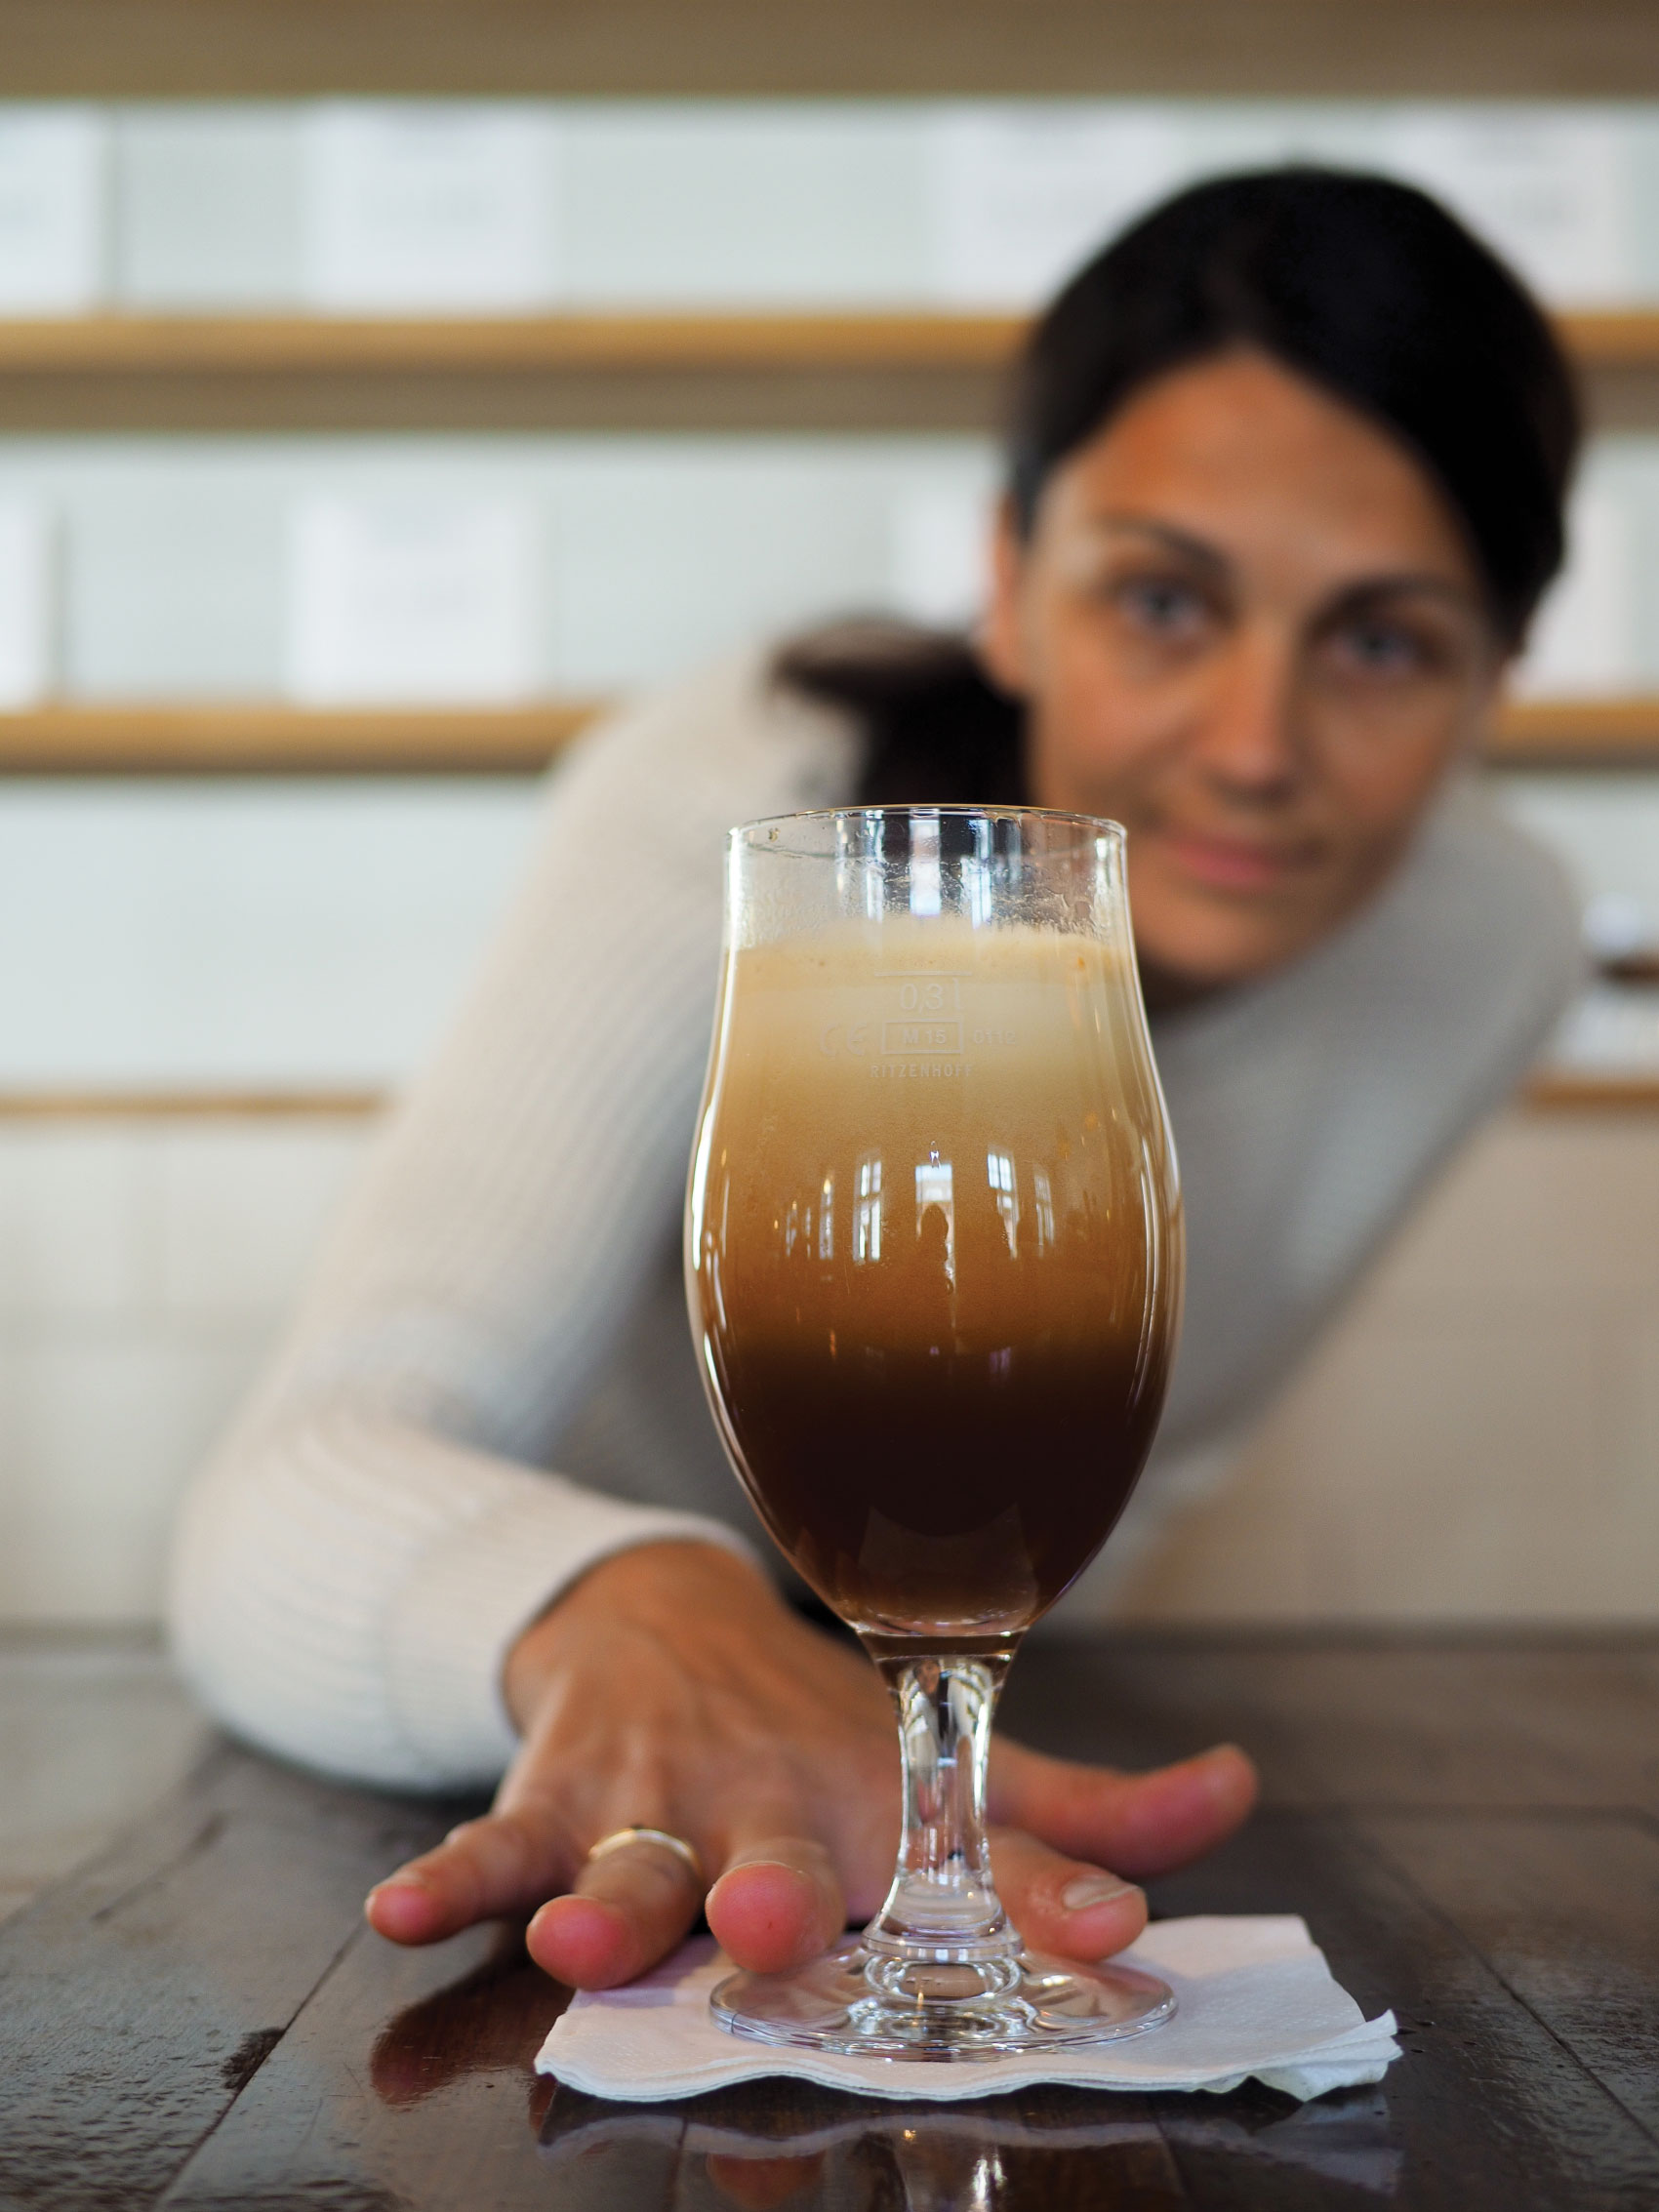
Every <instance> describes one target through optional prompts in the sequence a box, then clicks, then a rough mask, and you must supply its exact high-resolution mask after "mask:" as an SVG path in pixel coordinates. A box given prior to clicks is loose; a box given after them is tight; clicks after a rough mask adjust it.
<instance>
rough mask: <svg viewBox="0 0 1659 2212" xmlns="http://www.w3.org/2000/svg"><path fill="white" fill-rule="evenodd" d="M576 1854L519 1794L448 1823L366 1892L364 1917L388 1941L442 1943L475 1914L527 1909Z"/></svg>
mask: <svg viewBox="0 0 1659 2212" xmlns="http://www.w3.org/2000/svg"><path fill="white" fill-rule="evenodd" d="M574 1856H575V1854H573V1852H572V1851H571V1848H570V1845H569V1842H568V1840H567V1838H566V1836H565V1833H564V1830H563V1828H562V1826H561V1825H560V1823H559V1822H558V1821H557V1820H556V1819H555V1818H554V1817H553V1816H552V1815H551V1814H550V1812H549V1811H548V1809H547V1808H546V1806H545V1805H537V1804H535V1803H532V1802H524V1803H520V1804H517V1805H514V1806H512V1807H511V1808H510V1809H509V1810H506V1811H503V1812H495V1813H486V1814H485V1815H484V1816H483V1818H482V1819H481V1820H475V1821H465V1822H464V1823H463V1825H462V1826H461V1827H460V1828H455V1829H451V1830H450V1831H449V1833H448V1835H446V1836H445V1838H444V1840H443V1841H442V1843H440V1844H439V1845H438V1847H437V1849H436V1850H435V1851H426V1852H423V1854H422V1855H421V1857H420V1858H419V1859H411V1860H410V1861H409V1863H408V1865H407V1866H403V1867H399V1868H398V1870H397V1871H396V1872H395V1873H394V1874H388V1875H387V1876H386V1878H385V1880H384V1882H379V1883H377V1884H376V1886H375V1887H374V1888H373V1889H372V1890H371V1891H370V1892H369V1895H368V1899H367V1901H366V1903H365V1905H364V1908H363V1909H364V1911H365V1912H366V1913H367V1915H368V1920H369V1925H370V1926H371V1927H372V1928H374V1929H376V1930H377V1931H378V1932H379V1933H380V1934H381V1935H383V1936H387V1937H389V1938H390V1940H391V1941H392V1942H393V1943H404V1944H427V1943H440V1942H441V1941H442V1940H443V1938H444V1937H445V1936H453V1935H454V1934H455V1933H456V1932H457V1930H459V1929H461V1928H466V1927H470V1926H471V1924H472V1922H473V1921H474V1920H492V1919H496V1918H498V1917H500V1916H502V1915H505V1914H507V1913H514V1912H531V1911H534V1910H535V1909H536V1907H537V1906H538V1905H540V1904H541V1902H542V1900H543V1899H544V1898H545V1897H548V1896H550V1895H551V1894H552V1892H553V1891H554V1890H557V1889H562V1888H563V1887H564V1885H565V1882H566V1881H567V1880H568V1878H569V1875H570V1872H571V1869H572V1861H573V1858H574Z"/></svg>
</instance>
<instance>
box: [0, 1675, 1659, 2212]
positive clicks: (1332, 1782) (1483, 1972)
mask: <svg viewBox="0 0 1659 2212" xmlns="http://www.w3.org/2000/svg"><path fill="white" fill-rule="evenodd" d="M1013 1682H1014V1685H1015V1691H1014V1694H1013V1696H1012V1697H1011V1699H1010V1707H1009V1717H1010V1719H1011V1720H1016V1721H1018V1722H1019V1723H1020V1724H1021V1725H1022V1726H1023V1727H1024V1728H1025V1731H1026V1733H1027V1734H1028V1735H1030V1736H1041V1737H1042V1738H1043V1739H1044V1740H1045V1741H1048V1742H1050V1743H1051V1744H1052V1745H1053V1746H1054V1747H1055V1748H1056V1749H1066V1750H1069V1751H1071V1752H1072V1753H1075V1754H1078V1755H1099V1754H1105V1753H1109V1752H1115V1753H1117V1754H1118V1755H1122V1756H1128V1757H1131V1758H1134V1759H1136V1760H1143V1759H1147V1760H1150V1759H1158V1758H1164V1757H1169V1756H1173V1755H1177V1754H1179V1753H1180V1752H1182V1751H1184V1750H1187V1749H1192V1748H1194V1746H1195V1745H1196V1744H1197V1743H1200V1742H1203V1741H1207V1740H1210V1739H1211V1738H1213V1737H1214V1736H1216V1735H1218V1734H1226V1733H1232V1734H1235V1735H1238V1736H1240V1737H1241V1738H1242V1739H1243V1740H1244V1741H1245V1742H1246V1743H1247V1744H1248V1745H1249V1747H1250V1748H1251V1749H1252V1750H1253V1751H1255V1752H1256V1753H1257V1754H1258V1755H1259V1756H1260V1757H1261V1758H1262V1760H1263V1764H1264V1768H1265V1771H1266V1776H1267V1780H1268V1789H1269V1805H1268V1809H1267V1810H1266V1811H1265V1812H1264V1813H1263V1814H1262V1815H1261V1816H1260V1817H1259V1818H1258V1819H1257V1820H1256V1822H1255V1823H1254V1824H1253V1825H1252V1826H1251V1827H1250V1828H1249V1829H1248V1830H1246V1831H1245V1832H1244V1834H1243V1835H1242V1836H1240V1837H1239V1838H1238V1839H1236V1840H1235V1841H1234V1843H1233V1844H1232V1845H1230V1846H1229V1847H1228V1848H1227V1849H1226V1850H1225V1851H1223V1852H1220V1853H1218V1854H1216V1855H1215V1856H1214V1857H1212V1858H1211V1859H1210V1860H1208V1861H1206V1862H1204V1863H1203V1864H1202V1865H1200V1866H1198V1867H1195V1868H1193V1869H1190V1870H1188V1871H1186V1872H1185V1873H1182V1874H1178V1875H1174V1876H1171V1877H1169V1878H1167V1879H1166V1880H1164V1881H1162V1882H1159V1883H1157V1884H1156V1885H1154V1890H1153V1903H1154V1907H1155V1908H1156V1909H1157V1910H1163V1911H1169V1912H1204V1911H1222V1912H1233V1911H1251V1912H1259V1911H1290V1912H1299V1913H1302V1914H1304V1915H1305V1916H1306V1918H1307V1919H1308V1921H1309V1923H1310V1925H1311V1927H1312V1929H1313V1931H1314V1934H1315V1939H1316V1940H1317V1941H1318V1942H1319V1943H1320V1944H1321V1945H1322V1946H1323V1947H1324V1949H1325V1951H1326V1953H1327V1955H1328V1956H1329V1958H1330V1960H1331V1964H1332V1967H1333V1970H1334V1971H1335V1972H1336V1974H1337V1975H1338V1977H1339V1979H1340V1980H1341V1981H1342V1982H1343V1983H1344V1985H1345V1986H1346V1987H1347V1988H1348V1989H1349V1990H1351V1991H1353V1993H1354V1994H1355V1996H1356V1999H1357V2000H1358V2002H1359V2003H1360V2005H1361V2007H1362V2008H1363V2010H1364V2011H1365V2012H1366V2014H1367V2016H1374V2015H1375V2014H1376V2013H1378V2012H1380V2011H1382V2010H1384V2009H1385V2008H1391V2007H1392V2008H1393V2009H1394V2010H1396V2013H1397V2014H1398V2016H1399V2019H1400V2023H1401V2039H1402V2041H1403V2043H1404V2045H1405V2048H1406V2056H1405V2058H1404V2059H1403V2060H1402V2061H1401V2063H1400V2064H1399V2065H1397V2066H1396V2068H1395V2069H1394V2070H1393V2071H1391V2073H1390V2074H1389V2076H1388V2078H1387V2080H1386V2081H1385V2082H1384V2083H1383V2084H1381V2085H1379V2086H1378V2087H1376V2088H1372V2089H1357V2090H1352V2091H1347V2092H1343V2093H1342V2094H1340V2095H1338V2096H1335V2097H1331V2098H1326V2099H1321V2100H1318V2101H1317V2102H1315V2103H1314V2104H1310V2105H1304V2106H1295V2105H1292V2104H1291V2103H1290V2102H1289V2101H1288V2100H1286V2099H1284V2098H1282V2097H1278V2096H1275V2095H1273V2094H1272V2093H1270V2092H1268V2091H1266V2090H1262V2089H1260V2088H1255V2089H1245V2090H1243V2091H1239V2092H1235V2093H1234V2094H1233V2095H1231V2096H1228V2097H1225V2098H1213V2099H1212V2098H1207V2097H1206V2098H1196V2097H1193V2098H1181V2097H1168V2096H1165V2097H1153V2098H1134V2097H1091V2096H1088V2095H1085V2094H1083V2093H1081V2092H1075V2091H1064V2090H1052V2089H1051V2090H1033V2091H1031V2092H1022V2093H1020V2094H1017V2095H1014V2096H1008V2097H998V2098H992V2099H985V2100H979V2101H975V2102H974V2103H971V2104H968V2105H964V2106H953V2107H948V2108H942V2107H913V2106H906V2105H903V2104H895V2103H888V2102H883V2101H880V2100H866V2099H860V2098H850V2097H845V2096H839V2095H833V2094H831V2093H829V2092H824V2091H817V2090H813V2089H810V2088H808V2087H806V2086H805V2085H803V2084H799V2083H784V2082H758V2083H750V2084H747V2085H745V2086H744V2087H742V2088H739V2089H733V2090H729V2091H722V2092H719V2093H717V2094H715V2095H711V2096H708V2097H704V2098H698V2099H693V2100H687V2101H684V2102H681V2103H677V2104H667V2105H660V2106H614V2105H606V2104H603V2103H600V2102H598V2101H597V2100H594V2099H591V2098H587V2097H583V2096H579V2095H576V2094H575V2093H573V2092H570V2091H568V2090H565V2089H562V2088H556V2087H553V2086H552V2085H550V2084H548V2083H547V2082H546V2081H543V2080H539V2079H538V2078H537V2077H536V2076H535V2075H534V2074H533V2072H532V2071H531V2061H532V2059H533V2057H534V2053H535V2051H536V2048H537V2047H538V2045H539V2043H540V2041H541V2038H542V2036H543V2034H544V2033H545V2032H546V2027H547V2025H548V2024H549V2023H550V2021H551V2020H552V2018H553V2017H554V2016H555V2014H556V2012H557V2010H558V2007H559V2005H560V2004H561V2002H562V2001H563V1996H562V1992H561V1991H558V1990H557V1989H556V1988H555V1987H554V1986H553V1985H551V1984H549V1983H547V1982H546V1980H544V1979H543V1978H542V1977H541V1976H540V1975H538V1974H537V1973H536V1972H535V1971H534V1970H533V1969H531V1968H530V1967H529V1965H528V1964H527V1962H526V1961H525V1959H524V1956H523V1951H522V1947H521V1940H520V1938H519V1936H518V1934H517V1932H516V1931H515V1930H512V1929H494V1928H489V1929H481V1930H474V1931H472V1932H470V1933H469V1934H467V1935H466V1936H465V1937H462V1938H459V1939H457V1940H456V1941H455V1942H453V1943H450V1944H447V1945H443V1946H439V1947H436V1948H435V1949H433V1950H431V1951H422V1952H408V1951H398V1950H396V1949H394V1948H393V1947H392V1946H390V1945H386V1944H384V1943H382V1942H380V1941H379V1939H377V1938H375V1937H373V1936H372V1935H370V1934H369V1933H368V1932H367V1931H366V1930H365V1929H364V1928H363V1925H362V1921H361V1918H360V1914H359V1910H358V1898H359V1896H360V1893H361V1889H362V1888H363V1887H366V1886H367V1884H368V1883H369V1882H370V1881H372V1880H373V1879H374V1878H375V1877H376V1875H378V1874H379V1873H381V1872H382V1871H384V1869H385V1868H386V1867H387V1866H388V1865H390V1864H391V1863H393V1862H394V1861H395V1859H396V1858H397V1857H399V1856H401V1855H402V1853H403V1852H405V1851H407V1850H409V1849H412V1848H415V1847H418V1846H419V1845H420V1844H421V1843H423V1842H425V1840H426V1839H427V1838H428V1837H429V1836H431V1835H432V1834H433V1833H435V1832H436V1830H438V1828H439V1827H440V1826H442V1825H444V1824H445V1823H447V1821H448V1819H450V1818H451V1817H453V1812H452V1809H450V1808H441V1807H435V1806H425V1805H415V1804H410V1803H408V1802H406V1801H399V1800H395V1799H384V1798H379V1797H376V1796H373V1795H372V1794H370V1793H368V1792H363V1791H354V1790H341V1789H335V1788H332V1787H330V1786H329V1785H327V1784H324V1783H320V1782H317V1781H315V1780H312V1779H309V1778H306V1777H304V1776H302V1775H299V1774H296V1773H294V1772H291V1771H289V1770H285V1769H280V1768H277V1767H274V1766H271V1765H269V1764H267V1763H265V1762H263V1761H262V1760H260V1759H258V1758H257V1757H255V1756H254V1755H252V1754H250V1753H246V1752H242V1751H237V1750H233V1749H228V1748H226V1749H220V1750H219V1751H217V1752H216V1753H215V1754H214V1755H213V1756H212V1758H210V1760H209V1761H208V1763H207V1764H206V1766H205V1767H204V1768H203V1769H202V1770H201V1771H200V1772H199V1773H198V1774H197V1776H196V1777H195V1778H194V1779H193V1781H192V1782H191V1783H190V1784H189V1785H188V1786H186V1787H185V1788H184V1789H183V1790H179V1791H176V1792H175V1793H174V1795H173V1797H172V1798H171V1799H170V1800H169V1801H168V1802H167V1803H166V1804H165V1805H164V1806H163V1807H162V1808H161V1810H160V1811H159V1812H158V1813H157V1814H156V1815H154V1816H153V1817H152V1818H151V1819H150V1820H148V1821H147V1822H145V1823H143V1824H141V1826H140V1827H139V1828H138V1829H137V1830H134V1831H133V1832H132V1833H131V1834H130V1835H129V1837H128V1838H127V1839H126V1840H125V1841H124V1842H123V1843H122V1844H120V1845H119V1846H118V1847H117V1848H116V1850H115V1851H113V1852H112V1853H110V1854H108V1855H107V1856H106V1858H105V1859H104V1860H103V1861H101V1862H99V1863H97V1864H96V1865H95V1866H94V1867H92V1868H90V1869H88V1870H84V1871H83V1872H81V1873H79V1874H77V1875H74V1876H72V1877H70V1879H68V1880H67V1881H65V1882H64V1883H62V1884H61V1885H60V1886H59V1888H58V1889H57V1890H56V1891H54V1892H51V1893H49V1894H48V1895H47V1896H46V1897H45V1898H44V1899H43V1900H42V1901H41V1902H40V1903H39V1904H38V1905H37V1906H36V1907H35V1908H34V1909H33V1910H30V1911H29V1912H27V1913H25V1914H23V1915H22V1916H20V1918H19V1919H18V1920H17V1921H15V1922H14V1923H12V1924H11V1925H9V1926H8V1927H7V1928H6V1929H5V1930H3V1931H0V1977H3V1981H0V1987H3V1989H4V1991H5V2001H4V2003H3V2005H0V2202H3V2203H4V2204H5V2205H6V2206H7V2207H8V2212H10V2208H12V2207H20V2208H22V2207H28V2208H31V2212H32V2208H35V2207H50V2208H51V2212H83V2208H86V2212H91V2208H92V2207H95V2206H96V2207H100V2208H102V2207H106V2206H108V2207H113V2206H117V2205H119V2206H121V2207H123V2208H125V2207H141V2208H142V2207H146V2206H149V2205H154V2204H158V2203H160V2204H165V2205H167V2206H169V2207H172V2208H175V2212H182V2208H185V2207H188V2208H189V2212H210V2208H211V2212H218V2208H221V2207H223V2208H226V2212H228V2208H229V2207H232V2206H236V2207H255V2208H257V2212H267V2208H268V2212H276V2208H277V2207H282V2208H284V2212H287V2208H289V2207H293V2208H295V2212H303V2208H304V2207H306V2206H317V2207H328V2208H329V2212H393V2208H394V2207H396V2208H409V2212H425V2208H426V2207H431V2208H433V2212H436V2208H437V2207H440V2206H442V2207H445V2208H450V2207H454V2206H457V2205H465V2206H466V2207H467V2212H511V2208H515V2207H518V2206H530V2205H542V2204H546V2203H556V2204H558V2205H559V2206H560V2207H562V2208H564V2212H613V2208H626V2212H635V2208H638V2212H656V2208H659V2207H661V2208H663V2212H668V2208H669V2207H675V2208H695V2212H716V2208H720V2212H728V2208H731V2207H738V2208H742V2212H749V2208H754V2207H759V2206H763V2205H764V2206H774V2205H776V2206H784V2207H789V2208H790V2212H806V2208H809V2207H824V2208H829V2207H835V2208H837V2212H848V2208H852V2212H863V2208H867V2207H868V2208H869V2212H878V2208H879V2212H887V2208H889V2207H892V2208H898V2207H902V2206H919V2205H929V2206H939V2207H946V2206H950V2207H966V2206H969V2205H974V2204H978V2205H981V2206H984V2207H987V2208H990V2207H991V2206H994V2207H996V2208H997V2212H1024V2208H1030V2212H1083V2208H1085V2207H1088V2208H1091V2212H1092V2208H1094V2207H1098V2206H1103V2205H1108V2204H1110V2205H1112V2206H1113V2207H1133V2208H1138V2212H1175V2208H1176V2207H1182V2208H1189V2207H1197V2208H1201V2212H1224V2208H1225V2212H1342V2208H1354V2212H1357V2208H1358V2207H1360V2206H1364V2205H1374V2204H1377V2203H1380V2202H1387V2203H1397V2204H1400V2205H1401V2206H1403V2207H1407V2208H1409V2212H1613V2208H1619V2212H1624V2208H1626V2207H1628V2208H1630V2212H1637V2208H1638V2207H1640V2208H1642V2212H1646V2207H1647V2206H1649V2205H1651V2204H1652V2203H1654V2202H1655V2201H1659V2089H1656V2088H1655V2083H1656V2082H1659V1813H1656V1812H1655V1811H1654V1809H1653V1808H1654V1805H1655V1803H1659V1797H1656V1795H1655V1792H1656V1790H1659V1773H1656V1771H1655V1767H1656V1753H1655V1751H1654V1749H1653V1745H1654V1743H1655V1738H1656V1731H1655V1728H1654V1719H1655V1709H1656V1706H1659V1638H1655V1637H1653V1636H1651V1635H1648V1636H1630V1637H1624V1638H1618V1637H1596V1638H1590V1637H1586V1638H1581V1639H1577V1640H1576V1641H1575V1640H1574V1639H1570V1638H1564V1637H1555V1638H1547V1637H1539V1638H1534V1639H1529V1640H1520V1639H1516V1638H1508V1639H1504V1638H1493V1637H1490V1636H1476V1635H1470V1636H1462V1637H1457V1636H1444V1637H1441V1638H1438V1639H1436V1638H1427V1637H1422V1636H1417V1637H1406V1636H1394V1637H1390V1636H1383V1635H1370V1636H1357V1637H1356V1636H1350V1637H1333V1636H1326V1637H1319V1636H1313V1635H1303V1636H1296V1637H1286V1636H1276V1637H1273V1636H1249V1637H1243V1636H1231V1637H1230V1636H1223V1635H1214V1636H1210V1637H1207V1638H1179V1637H1168V1636H1163V1637H1157V1636H1144V1635H1143V1636H1135V1637H1121V1638H1117V1639H1113V1640H1108V1641H1100V1640H1098V1639H1097V1640H1095V1641H1093V1642H1091V1643H1087V1644H1080V1645H1075V1646H1072V1647H1070V1648H1069V1649H1066V1648H1062V1647H1060V1646H1058V1645H1056V1646H1051V1647H1049V1649H1048V1650H1047V1651H1044V1650H1042V1649H1041V1647H1035V1648H1033V1649H1032V1650H1031V1651H1029V1652H1028V1653H1026V1654H1025V1655H1024V1656H1023V1657H1022V1659H1021V1662H1020V1664H1019V1666H1018V1667H1017V1668H1016V1669H1015V1670H1014V1676H1013ZM1022 1692H1023V1696H1022Z"/></svg>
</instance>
